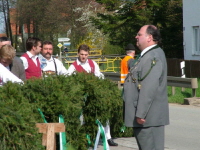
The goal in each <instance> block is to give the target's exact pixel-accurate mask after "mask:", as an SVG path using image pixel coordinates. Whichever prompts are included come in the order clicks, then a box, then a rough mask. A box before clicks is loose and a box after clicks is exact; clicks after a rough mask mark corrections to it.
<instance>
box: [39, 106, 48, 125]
mask: <svg viewBox="0 0 200 150" xmlns="http://www.w3.org/2000/svg"><path fill="white" fill-rule="evenodd" d="M38 111H39V113H40V115H41V117H42V119H43V121H44V123H47V120H46V119H45V117H44V114H43V112H42V111H41V109H40V108H38Z"/></svg>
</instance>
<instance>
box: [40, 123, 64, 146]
mask: <svg viewBox="0 0 200 150" xmlns="http://www.w3.org/2000/svg"><path fill="white" fill-rule="evenodd" d="M36 127H37V128H38V129H39V131H38V132H39V133H43V136H42V145H43V146H46V150H56V136H55V133H58V132H65V125H64V123H36Z"/></svg>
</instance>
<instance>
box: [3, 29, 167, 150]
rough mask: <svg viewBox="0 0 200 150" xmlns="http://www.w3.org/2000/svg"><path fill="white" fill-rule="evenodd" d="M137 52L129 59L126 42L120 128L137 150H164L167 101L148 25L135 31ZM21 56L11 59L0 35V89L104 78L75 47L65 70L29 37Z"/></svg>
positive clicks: (161, 61)
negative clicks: (47, 80) (57, 78)
mask: <svg viewBox="0 0 200 150" xmlns="http://www.w3.org/2000/svg"><path fill="white" fill-rule="evenodd" d="M135 38H136V40H137V43H136V45H137V47H138V48H139V50H141V54H138V57H137V58H136V59H134V56H135V47H134V46H133V44H128V45H127V46H126V48H125V51H126V54H127V55H126V56H125V58H124V59H123V60H122V61H121V83H122V84H123V100H124V103H123V104H124V107H123V108H124V122H125V126H127V127H132V128H134V135H135V137H136V140H137V143H138V147H139V150H164V127H165V125H168V124H169V108H168V100H167V65H166V58H165V54H164V52H163V50H162V49H161V48H160V47H159V42H160V40H161V36H160V32H159V29H158V28H157V27H156V26H154V25H145V26H143V27H141V29H140V30H139V32H138V33H137V35H136V37H135ZM26 50H27V51H26V53H24V54H23V55H22V56H21V57H20V58H18V57H16V52H15V49H14V48H13V47H12V46H11V41H10V40H9V39H8V38H7V37H0V86H2V85H3V84H5V83H6V82H8V81H11V82H16V83H20V84H24V82H25V80H29V79H33V78H43V77H46V76H48V75H66V76H68V75H71V74H73V73H79V72H86V73H90V74H94V75H95V76H97V77H99V78H100V79H104V75H103V74H102V73H101V72H100V69H99V66H98V64H97V63H96V62H95V61H93V60H91V59H88V56H89V51H90V48H89V46H87V45H85V44H83V45H80V46H79V48H78V58H77V59H76V60H75V61H74V62H73V63H72V64H71V65H70V67H69V68H68V69H66V68H65V67H64V65H63V63H62V62H61V61H60V60H58V59H56V58H54V57H53V56H52V54H53V44H52V42H51V41H44V42H42V40H40V39H39V38H36V37H29V38H28V39H27V40H26ZM107 122H108V123H107V125H106V127H104V130H105V135H106V138H107V141H108V144H109V145H110V146H117V145H118V144H117V143H115V142H114V141H113V139H112V137H111V135H110V126H109V120H108V121H107Z"/></svg>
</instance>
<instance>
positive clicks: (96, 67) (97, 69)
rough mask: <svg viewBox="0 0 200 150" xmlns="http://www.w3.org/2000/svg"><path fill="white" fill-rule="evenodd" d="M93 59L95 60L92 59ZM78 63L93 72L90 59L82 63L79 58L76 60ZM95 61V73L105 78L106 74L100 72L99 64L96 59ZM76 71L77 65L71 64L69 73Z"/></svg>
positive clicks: (88, 71) (87, 70)
mask: <svg viewBox="0 0 200 150" xmlns="http://www.w3.org/2000/svg"><path fill="white" fill-rule="evenodd" d="M92 61H93V60H92ZM76 62H77V65H81V66H82V67H83V69H84V70H85V71H86V72H87V73H91V67H90V65H89V62H88V60H86V62H85V63H81V62H80V61H79V60H78V59H77V60H76ZM93 63H94V68H95V70H94V75H95V76H97V77H99V78H103V79H104V75H103V74H102V73H101V72H100V69H99V66H98V65H97V63H96V62H95V61H93ZM75 71H76V69H75V67H74V65H73V64H71V65H70V66H69V68H68V75H71V74H73V73H74V72H75Z"/></svg>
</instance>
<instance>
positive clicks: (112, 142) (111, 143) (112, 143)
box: [107, 139, 118, 146]
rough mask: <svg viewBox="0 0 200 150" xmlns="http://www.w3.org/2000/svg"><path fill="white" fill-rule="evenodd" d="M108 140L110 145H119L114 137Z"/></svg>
mask: <svg viewBox="0 0 200 150" xmlns="http://www.w3.org/2000/svg"><path fill="white" fill-rule="evenodd" d="M107 141H108V144H109V146H118V144H117V143H115V142H114V141H113V140H112V139H109V140H107Z"/></svg>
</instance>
